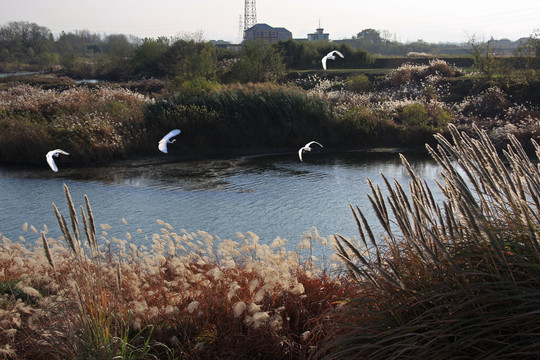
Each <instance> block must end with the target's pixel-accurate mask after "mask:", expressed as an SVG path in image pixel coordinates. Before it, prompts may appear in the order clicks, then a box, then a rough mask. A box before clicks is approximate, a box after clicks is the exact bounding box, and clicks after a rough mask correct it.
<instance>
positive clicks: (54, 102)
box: [0, 84, 150, 163]
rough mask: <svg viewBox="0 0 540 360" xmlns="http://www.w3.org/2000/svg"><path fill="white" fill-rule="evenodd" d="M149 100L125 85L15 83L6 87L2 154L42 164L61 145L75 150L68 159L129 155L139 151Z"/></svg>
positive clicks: (0, 102)
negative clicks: (56, 87)
mask: <svg viewBox="0 0 540 360" xmlns="http://www.w3.org/2000/svg"><path fill="white" fill-rule="evenodd" d="M149 101H150V99H149V98H148V97H145V96H143V95H140V94H138V93H135V92H132V91H130V90H126V89H122V88H119V87H106V86H104V87H95V88H92V87H73V88H69V89H67V90H44V89H41V88H39V87H34V86H29V85H23V84H19V85H15V86H12V87H10V88H8V89H7V90H4V91H1V92H0V129H1V131H0V159H1V160H3V161H11V162H26V163H40V162H41V163H42V162H43V158H44V156H45V154H46V153H47V152H48V151H49V150H50V149H56V148H62V149H64V150H65V151H68V152H69V153H70V154H71V156H70V157H69V158H66V159H64V162H65V163H69V162H74V163H89V162H99V161H104V160H110V159H114V158H118V157H122V156H126V155H127V154H130V153H131V152H132V151H136V150H137V144H138V143H139V142H140V138H141V133H142V132H143V131H144V126H143V125H144V121H143V120H144V119H143V112H142V110H143V107H144V105H145V104H146V103H147V102H149Z"/></svg>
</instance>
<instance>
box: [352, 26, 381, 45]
mask: <svg viewBox="0 0 540 360" xmlns="http://www.w3.org/2000/svg"><path fill="white" fill-rule="evenodd" d="M356 39H357V40H361V41H362V42H364V43H367V44H371V45H374V44H381V43H383V42H384V39H383V38H382V37H381V33H380V32H379V31H378V30H375V29H364V30H362V31H360V32H359V33H358V34H357V35H356Z"/></svg>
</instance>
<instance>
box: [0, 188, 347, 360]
mask: <svg viewBox="0 0 540 360" xmlns="http://www.w3.org/2000/svg"><path fill="white" fill-rule="evenodd" d="M65 193H66V198H67V203H68V211H69V214H68V215H67V217H64V216H63V215H62V214H60V213H59V212H58V210H57V209H56V206H53V207H54V210H55V212H56V215H57V218H58V222H59V225H60V228H61V230H62V232H63V238H62V239H54V238H50V237H48V236H47V234H46V229H44V230H42V231H41V233H40V234H39V235H40V236H39V240H38V242H37V243H36V245H35V246H27V245H25V243H24V242H11V241H9V240H8V239H6V238H3V242H2V244H1V245H0V246H1V251H0V254H1V256H2V261H1V263H0V280H1V281H0V284H2V286H3V288H2V291H1V295H0V296H1V297H0V305H1V306H0V309H1V310H0V332H2V334H3V336H2V337H1V338H2V340H1V341H0V349H1V350H0V351H1V352H2V354H3V355H4V356H5V357H13V358H30V357H33V358H38V359H49V358H85V359H91V358H94V359H104V358H108V359H112V358H123V359H124V358H127V359H132V358H133V359H135V358H141V359H142V358H171V359H172V358H177V359H197V358H201V359H203V358H204V359H207V358H220V359H252V358H260V359H302V358H309V357H310V354H312V353H313V352H314V349H315V348H316V346H317V343H318V341H319V340H320V339H321V338H323V337H324V336H325V334H326V332H327V331H328V328H329V326H330V325H331V324H332V321H331V317H330V316H328V311H329V310H331V309H333V308H335V307H336V306H338V304H339V303H340V301H341V300H342V299H344V298H348V297H350V296H351V295H352V294H353V293H355V292H356V291H357V290H356V288H355V287H354V286H353V285H352V282H351V281H350V279H349V278H348V277H342V276H340V275H338V274H333V275H332V276H330V275H329V273H328V272H326V271H324V270H322V269H320V268H317V267H316V266H315V264H314V263H312V262H310V261H304V260H302V259H301V257H300V256H299V253H297V252H294V251H288V250H286V248H285V241H284V240H283V239H279V238H278V239H276V241H275V242H274V244H272V245H271V246H269V245H263V244H259V243H258V238H257V236H256V235H255V234H253V233H247V234H238V241H233V240H228V239H226V240H220V239H216V238H214V237H212V236H210V235H209V234H207V233H204V232H199V233H186V232H178V233H177V232H175V230H174V229H173V227H172V226H170V225H169V224H166V223H163V222H160V223H161V224H162V225H163V229H162V233H161V234H154V235H153V236H152V238H151V239H148V242H149V244H151V245H149V246H148V247H146V246H144V245H142V246H135V245H134V244H132V243H131V242H130V241H129V240H122V239H118V238H114V237H113V238H111V237H109V236H108V235H104V236H103V239H101V240H100V239H98V237H99V234H97V231H98V230H97V229H96V227H95V224H94V221H93V214H92V209H91V207H90V203H89V201H88V199H87V198H85V203H84V206H81V207H80V208H79V209H76V207H75V206H74V203H73V200H72V199H71V196H70V193H69V190H68V189H67V187H65ZM31 228H32V231H35V232H36V236H38V234H37V233H38V231H37V229H35V228H33V227H31ZM102 228H103V229H104V230H107V228H108V226H107V225H102ZM105 234H106V233H105ZM126 237H127V238H128V239H129V238H130V237H131V235H129V234H126ZM312 240H316V239H312Z"/></svg>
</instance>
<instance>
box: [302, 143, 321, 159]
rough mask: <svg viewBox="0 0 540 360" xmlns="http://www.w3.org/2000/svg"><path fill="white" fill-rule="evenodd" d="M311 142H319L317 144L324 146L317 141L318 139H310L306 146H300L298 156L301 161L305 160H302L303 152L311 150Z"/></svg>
mask: <svg viewBox="0 0 540 360" xmlns="http://www.w3.org/2000/svg"><path fill="white" fill-rule="evenodd" d="M311 144H317V145H319V146H320V147H323V146H322V145H321V144H319V143H318V142H316V141H310V142H308V143H307V144H306V146H304V147H302V148H300V150H298V157H299V158H300V161H303V160H302V153H303V152H304V151H311V148H310V146H311Z"/></svg>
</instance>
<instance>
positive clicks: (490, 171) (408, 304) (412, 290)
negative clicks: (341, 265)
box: [325, 126, 540, 359]
mask: <svg viewBox="0 0 540 360" xmlns="http://www.w3.org/2000/svg"><path fill="white" fill-rule="evenodd" d="M450 130H451V133H452V143H451V142H449V141H448V140H446V139H445V138H444V137H442V136H440V135H438V136H437V140H438V141H439V146H438V147H437V150H434V149H432V148H429V151H430V153H431V154H432V156H433V157H434V159H435V160H436V161H437V162H438V163H439V165H440V166H441V168H442V169H443V174H442V177H443V182H442V183H441V184H440V188H441V190H442V191H443V194H444V196H445V198H446V201H444V202H443V203H442V204H437V203H435V201H434V200H433V197H432V195H431V191H430V189H429V188H428V187H427V185H426V184H425V182H424V181H423V180H422V179H420V178H419V177H417V176H416V175H415V174H414V172H413V171H412V169H411V168H410V167H409V166H408V163H407V161H406V159H405V158H403V163H404V165H405V166H406V168H407V169H408V171H409V173H410V175H411V179H412V180H411V181H410V182H409V195H407V194H406V192H405V190H404V189H403V188H402V186H401V185H400V184H398V183H396V182H394V183H391V182H390V181H388V180H386V179H385V182H386V187H387V189H388V192H389V195H388V196H387V197H386V199H385V197H384V196H383V195H382V192H381V190H380V189H379V187H378V186H375V185H373V184H372V194H371V195H370V197H369V198H370V201H371V204H372V207H373V209H374V211H375V213H376V214H377V216H378V219H379V221H380V223H381V224H382V225H383V227H384V229H385V236H384V238H383V239H382V240H383V242H382V243H381V241H380V240H381V239H375V238H374V237H373V235H372V234H371V230H370V226H369V224H367V223H366V221H365V220H364V217H363V214H362V211H361V210H360V209H359V208H356V209H354V208H353V213H354V215H355V218H356V219H357V223H358V228H359V231H360V234H361V238H362V240H363V243H362V244H361V245H358V244H353V243H352V242H351V241H349V240H347V239H345V238H343V237H341V236H339V241H338V253H339V255H340V256H341V257H342V259H343V260H344V261H345V262H346V264H347V266H348V268H349V271H350V274H351V276H352V277H353V278H354V279H356V280H357V281H358V282H359V283H360V284H362V286H361V287H362V289H363V291H364V294H363V296H361V297H359V298H356V299H353V300H351V301H350V303H349V306H347V307H346V308H344V311H343V312H342V314H341V316H342V321H343V323H344V324H345V326H344V328H342V329H341V330H340V333H338V334H337V335H339V336H337V337H335V338H332V337H330V338H329V341H328V343H327V347H326V349H325V350H326V354H329V355H328V356H327V357H328V358H332V359H335V358H347V359H348V358H370V359H418V358H422V357H423V358H437V359H455V358H463V359H473V358H485V359H515V358H537V357H538V354H540V341H539V336H540V335H539V334H540V317H539V315H540V312H539V309H540V290H539V289H540V272H539V269H540V267H539V265H540V243H539V236H540V216H539V214H540V211H539V210H540V209H539V206H540V200H539V199H540V168H539V167H538V166H537V165H536V164H534V163H533V162H532V161H531V160H530V159H529V158H528V157H527V155H526V154H525V152H524V151H523V149H522V147H521V145H520V143H519V142H518V141H517V140H516V139H515V138H513V137H511V138H510V141H511V146H509V147H508V148H507V150H506V151H505V157H506V161H503V160H502V159H501V158H500V157H499V155H498V154H497V151H496V150H495V148H494V147H493V144H492V143H491V142H490V140H489V138H488V136H487V134H486V133H485V132H482V131H480V130H478V129H476V137H475V138H471V137H469V136H467V135H465V134H463V133H459V132H458V131H457V129H456V128H455V127H454V126H450ZM533 144H534V146H535V148H536V154H537V156H538V155H540V147H539V146H538V145H537V144H536V142H533ZM332 339H333V340H332Z"/></svg>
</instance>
